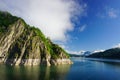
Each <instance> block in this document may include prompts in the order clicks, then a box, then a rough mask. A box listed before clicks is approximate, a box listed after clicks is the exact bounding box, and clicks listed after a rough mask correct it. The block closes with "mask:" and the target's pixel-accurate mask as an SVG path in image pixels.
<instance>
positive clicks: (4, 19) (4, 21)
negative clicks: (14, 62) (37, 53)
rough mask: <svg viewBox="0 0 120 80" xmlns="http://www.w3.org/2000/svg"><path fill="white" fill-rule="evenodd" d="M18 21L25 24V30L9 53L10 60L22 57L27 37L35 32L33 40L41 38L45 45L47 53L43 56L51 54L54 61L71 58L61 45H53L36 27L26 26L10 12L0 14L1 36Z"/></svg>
mask: <svg viewBox="0 0 120 80" xmlns="http://www.w3.org/2000/svg"><path fill="white" fill-rule="evenodd" d="M18 20H21V21H22V22H23V25H24V27H25V30H24V31H23V33H22V35H21V36H20V37H19V38H18V39H17V40H16V42H15V43H14V44H13V45H12V46H13V47H12V49H11V50H10V52H9V53H10V54H9V57H10V58H13V57H19V56H20V54H21V48H22V46H23V44H24V42H25V40H26V39H27V36H29V35H30V33H31V32H34V35H33V36H32V37H31V38H32V39H33V38H34V37H36V36H39V38H40V40H41V41H42V42H43V43H44V45H45V52H43V53H42V54H50V55H51V58H53V59H57V58H68V57H69V55H68V54H67V53H66V52H65V51H64V50H63V49H62V48H61V47H59V45H56V44H53V43H52V42H51V40H50V39H49V38H46V37H45V35H44V34H43V33H42V32H41V30H39V29H38V28H35V27H34V26H33V27H31V26H30V25H28V24H26V23H25V21H24V20H23V19H21V18H18V17H16V16H12V15H11V14H10V13H8V12H0V34H1V33H3V32H6V31H7V29H8V27H9V26H10V25H12V24H14V23H15V22H16V21H18ZM32 39H31V41H32ZM30 46H32V45H30ZM13 53H14V54H13ZM24 57H25V58H28V57H29V56H28V55H27V54H26V55H25V56H24Z"/></svg>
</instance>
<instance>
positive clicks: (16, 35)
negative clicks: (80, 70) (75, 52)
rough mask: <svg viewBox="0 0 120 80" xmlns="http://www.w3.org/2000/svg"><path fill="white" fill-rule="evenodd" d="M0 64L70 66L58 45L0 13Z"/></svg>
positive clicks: (13, 17)
mask: <svg viewBox="0 0 120 80" xmlns="http://www.w3.org/2000/svg"><path fill="white" fill-rule="evenodd" d="M0 63H4V64H10V65H41V64H44V65H51V64H52V65H56V64H71V61H70V59H69V55H68V54H67V52H66V51H65V50H64V49H62V48H61V47H60V46H59V45H57V44H54V43H53V42H52V41H51V40H50V39H48V38H46V37H45V36H44V34H43V33H42V32H41V31H40V30H39V29H38V28H35V27H31V26H30V25H28V24H26V23H25V21H24V20H23V19H21V18H19V17H16V16H12V15H11V14H10V13H8V12H1V11H0Z"/></svg>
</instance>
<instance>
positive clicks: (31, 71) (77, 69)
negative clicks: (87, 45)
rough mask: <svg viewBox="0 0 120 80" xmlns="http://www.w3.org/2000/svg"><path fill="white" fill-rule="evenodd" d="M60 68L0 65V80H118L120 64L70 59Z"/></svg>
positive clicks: (119, 77)
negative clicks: (69, 61) (68, 63)
mask: <svg viewBox="0 0 120 80" xmlns="http://www.w3.org/2000/svg"><path fill="white" fill-rule="evenodd" d="M72 60H73V62H74V64H72V65H61V66H51V67H45V66H41V67H40V66H33V67H29V66H26V67H23V66H21V67H19V66H16V67H12V66H5V65H0V80H120V63H119V62H114V61H111V62H110V61H109V62H106V61H99V60H97V61H95V60H90V59H84V58H72Z"/></svg>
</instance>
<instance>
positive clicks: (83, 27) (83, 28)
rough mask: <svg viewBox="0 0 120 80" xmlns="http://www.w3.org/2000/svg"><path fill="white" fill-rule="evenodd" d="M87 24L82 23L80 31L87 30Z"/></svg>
mask: <svg viewBox="0 0 120 80" xmlns="http://www.w3.org/2000/svg"><path fill="white" fill-rule="evenodd" d="M86 26H87V25H86V24H84V25H82V26H81V27H79V31H80V32H83V31H84V30H85V28H86Z"/></svg>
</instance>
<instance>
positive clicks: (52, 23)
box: [0, 0, 120, 53]
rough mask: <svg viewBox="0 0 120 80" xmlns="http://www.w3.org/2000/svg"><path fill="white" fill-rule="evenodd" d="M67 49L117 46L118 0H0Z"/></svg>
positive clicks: (5, 8)
mask: <svg viewBox="0 0 120 80" xmlns="http://www.w3.org/2000/svg"><path fill="white" fill-rule="evenodd" d="M0 10H2V11H8V12H10V13H12V14H13V15H16V16H19V17H22V18H23V19H24V20H25V21H26V22H27V23H28V24H30V25H31V26H35V27H38V28H39V29H41V30H42V32H43V33H44V34H45V35H46V36H47V37H49V38H50V39H51V40H52V41H53V42H55V43H57V44H59V45H60V46H61V47H63V48H64V49H65V50H67V51H68V52H71V53H77V52H79V51H94V50H105V49H109V48H112V47H117V46H120V36H119V34H120V0H0Z"/></svg>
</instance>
